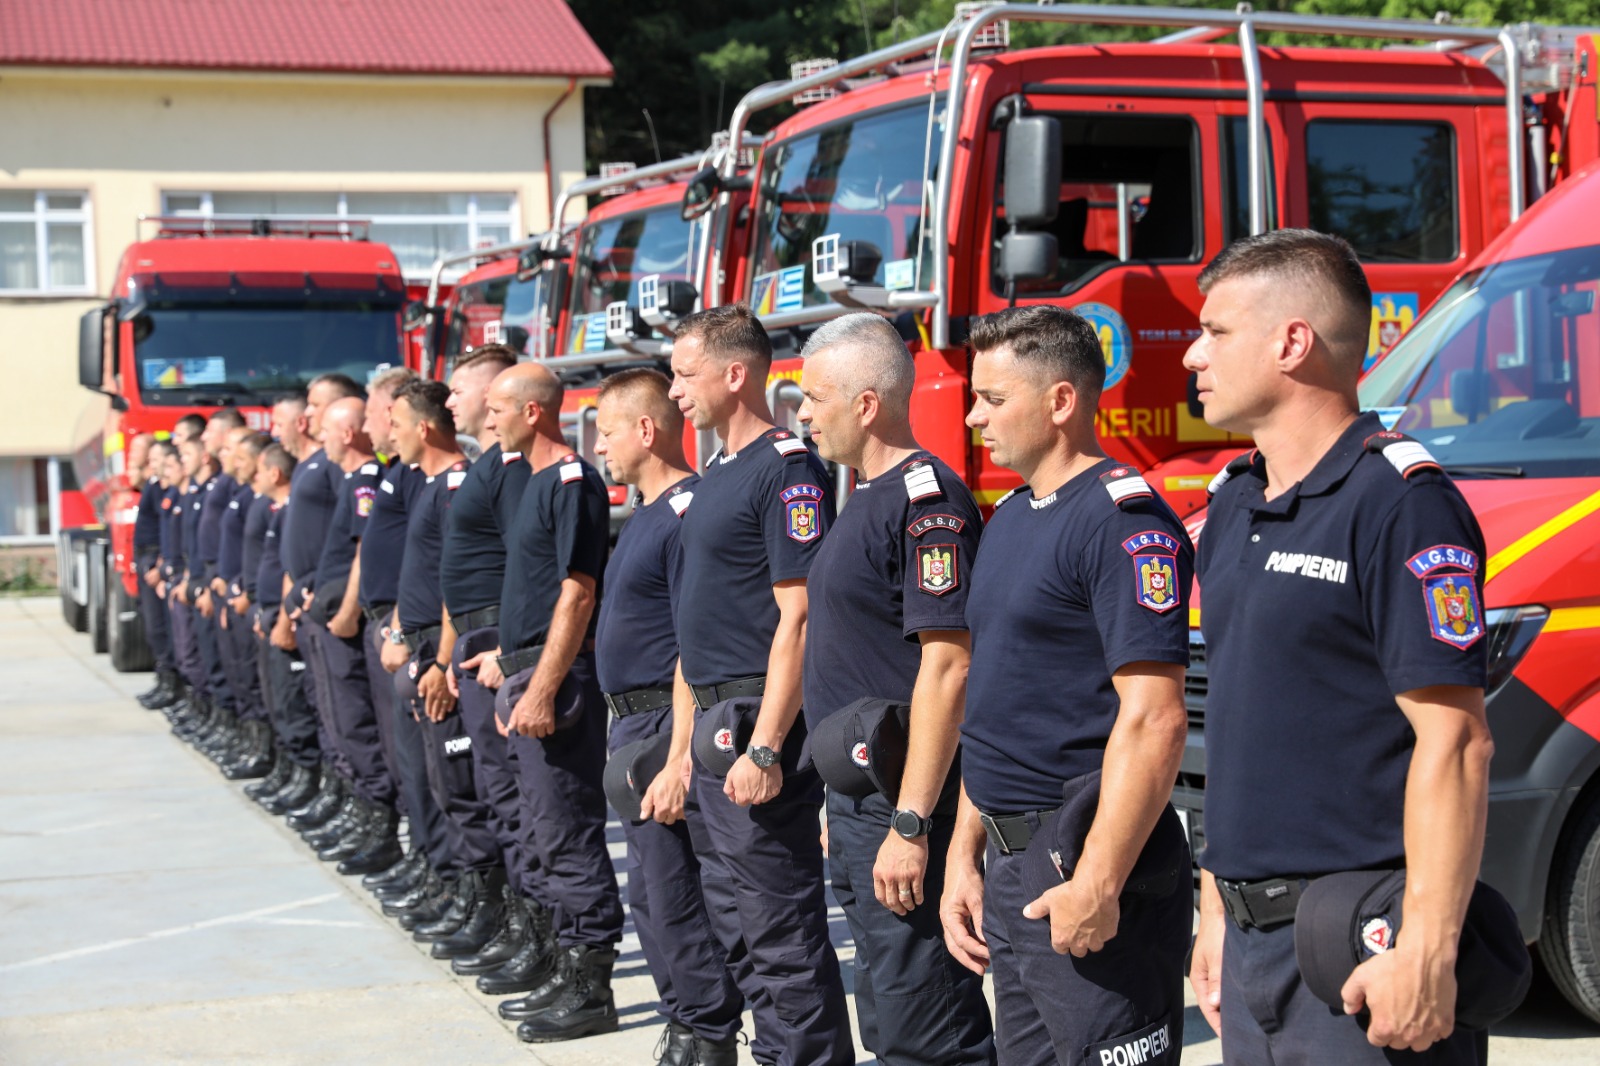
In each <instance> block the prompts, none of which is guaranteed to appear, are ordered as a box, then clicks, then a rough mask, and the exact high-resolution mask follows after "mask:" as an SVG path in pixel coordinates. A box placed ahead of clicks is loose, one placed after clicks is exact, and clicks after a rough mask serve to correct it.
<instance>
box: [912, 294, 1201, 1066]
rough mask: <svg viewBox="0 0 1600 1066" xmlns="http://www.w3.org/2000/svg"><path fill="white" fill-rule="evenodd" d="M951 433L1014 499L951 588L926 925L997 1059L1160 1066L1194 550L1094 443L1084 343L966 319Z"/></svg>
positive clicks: (1055, 329) (1177, 868)
mask: <svg viewBox="0 0 1600 1066" xmlns="http://www.w3.org/2000/svg"><path fill="white" fill-rule="evenodd" d="M971 345H972V350H973V364H972V365H973V374H972V387H973V394H974V400H973V405H972V410H971V413H970V414H969V415H968V417H967V424H968V425H969V426H971V427H973V428H974V429H977V430H978V431H979V432H980V433H981V434H982V439H983V443H984V445H985V446H986V447H988V449H989V451H990V454H991V455H992V456H993V458H994V461H995V462H996V463H997V464H998V465H1000V466H1004V467H1006V468H1008V469H1011V470H1013V471H1015V472H1016V473H1017V474H1019V475H1020V476H1021V477H1022V479H1023V481H1024V484H1023V485H1022V486H1021V488H1019V489H1018V490H1016V491H1014V492H1013V493H1011V494H1010V495H1009V496H1008V497H1006V498H1004V499H1002V500H1001V501H1000V502H999V503H998V504H997V505H996V507H995V512H994V515H993V517H992V518H991V519H990V521H989V525H988V527H987V528H986V529H985V531H984V535H983V541H982V548H981V551H980V552H979V553H978V558H977V560H976V563H975V565H974V566H973V568H972V570H971V572H970V574H969V578H970V581H971V587H970V589H969V590H968V593H967V623H968V625H969V626H970V629H971V633H972V668H971V672H970V674H969V676H968V681H967V707H966V717H965V720H964V721H963V723H962V727H961V733H962V746H961V781H962V793H961V800H960V809H959V812H958V814H957V820H956V827H955V835H954V839H953V841H952V842H951V845H950V858H949V865H948V869H947V872H946V875H945V889H944V897H943V900H942V902H941V904H940V910H941V914H942V917H943V921H944V927H945V935H946V940H947V943H948V945H949V947H950V950H951V952H952V953H953V954H954V955H955V956H956V958H957V959H959V960H961V961H962V962H963V963H964V964H965V965H966V966H967V967H968V968H970V969H971V970H972V971H973V972H974V973H981V972H982V971H983V969H984V967H985V965H986V964H987V965H988V966H989V967H990V968H991V969H992V970H993V972H994V996H995V1042H996V1047H997V1051H998V1053H999V1060H1000V1061H1001V1062H1002V1063H1007V1064H1013V1063H1014V1064H1017V1066H1031V1064H1043V1063H1054V1062H1057V1061H1060V1062H1095V1063H1098V1062H1112V1061H1115V1062H1124V1061H1138V1062H1148V1063H1157V1064H1162V1066H1176V1063H1177V1061H1178V1055H1179V1050H1180V1049H1181V1048H1182V1046H1183V1039H1182V1026H1183V1009H1184V1004H1183V960H1184V953H1185V951H1186V950H1187V948H1188V946H1189V928H1190V923H1191V915H1192V910H1193V903H1192V898H1191V896H1192V893H1191V890H1190V888H1189V885H1190V874H1189V869H1190V865H1189V853H1188V848H1187V846H1186V844H1185V842H1184V836H1183V829H1182V826H1181V823H1180V822H1179V821H1178V817H1177V814H1176V812H1175V811H1174V810H1173V809H1172V807H1171V805H1170V804H1169V803H1168V802H1167V799H1168V797H1169V796H1170V794H1171V792H1172V785H1173V782H1174V780H1175V779H1176V776H1177V770H1178V762H1179V759H1180V758H1181V756H1182V754H1183V745H1184V740H1185V736H1186V733H1187V725H1188V723H1187V718H1186V716H1185V712H1184V706H1183V667H1184V664H1185V663H1187V662H1188V658H1189V642H1188V629H1187V613H1186V610H1185V607H1186V605H1187V589H1188V587H1189V578H1190V565H1191V564H1190V559H1191V552H1190V548H1189V540H1188V537H1187V535H1186V534H1185V533H1184V530H1183V526H1182V524H1181V523H1180V522H1179V521H1178V518H1177V516H1176V515H1174V514H1173V512H1172V510H1171V509H1170V508H1169V507H1168V506H1167V505H1166V504H1165V503H1164V502H1163V501H1161V500H1160V499H1158V498H1157V497H1156V496H1155V495H1154V493H1152V492H1151V490H1150V488H1149V486H1148V485H1147V484H1146V483H1145V481H1144V479H1143V478H1142V477H1140V476H1139V475H1138V474H1137V473H1136V472H1135V471H1133V470H1132V469H1130V468H1129V467H1127V466H1124V465H1120V464H1118V463H1116V462H1113V461H1112V460H1110V459H1107V458H1106V457H1105V455H1104V453H1102V452H1101V451H1100V449H1099V447H1098V446H1097V444H1096V441H1095V411H1096V405H1097V402H1098V399H1099V395H1100V391H1101V388H1102V385H1103V383H1104V380H1105V360H1104V358H1103V355H1102V352H1101V348H1100V344H1099V342H1098V340H1097V339H1096V336H1095V332H1094V329H1093V327H1092V326H1090V325H1089V324H1088V323H1087V322H1086V321H1084V320H1083V319H1082V318H1081V317H1079V316H1078V315H1076V314H1074V313H1073V312H1070V311H1067V310H1065V309H1063V308H1059V307H1053V306H1049V305H1034V306H1029V307H1019V308H1013V309H1009V310H1005V311H1000V312H996V313H995V314H992V315H986V316H983V317H981V318H978V319H975V320H974V321H973V323H972V331H971Z"/></svg>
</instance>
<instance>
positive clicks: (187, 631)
mask: <svg viewBox="0 0 1600 1066" xmlns="http://www.w3.org/2000/svg"><path fill="white" fill-rule="evenodd" d="M178 455H179V457H180V458H181V459H182V461H183V474H184V492H183V500H182V503H181V505H180V507H179V513H178V531H179V542H180V544H181V547H180V548H179V554H180V558H181V565H179V566H178V567H176V573H175V574H174V578H173V582H174V585H175V591H174V593H173V595H174V598H175V599H176V600H177V601H178V604H179V607H180V610H179V611H178V612H177V613H176V614H175V616H174V624H176V625H177V626H178V627H179V631H180V632H181V633H183V634H184V643H185V644H186V645H187V648H188V655H189V663H190V665H189V668H188V671H189V681H190V684H191V685H193V686H194V687H195V689H196V691H197V692H198V693H199V696H200V708H199V712H198V713H197V714H195V715H188V716H185V719H184V721H183V723H182V724H180V725H179V726H178V727H177V729H176V730H175V732H176V734H177V735H178V736H179V737H181V738H183V739H184V740H185V741H188V742H190V743H204V742H206V741H209V740H213V739H215V737H216V736H217V734H218V733H219V731H220V730H221V729H222V728H223V724H224V714H225V713H226V708H227V706H228V703H229V696H228V693H227V692H226V691H224V690H223V687H222V684H221V679H220V678H219V677H218V676H217V671H216V670H215V667H216V663H215V659H214V656H215V650H216V649H215V645H214V643H212V642H211V641H210V639H209V634H208V633H207V631H206V630H207V625H206V618H205V616H204V615H203V614H202V613H201V603H200V592H201V590H202V589H204V587H205V585H204V582H203V581H202V580H201V579H202V576H203V575H204V573H205V569H204V568H205V564H204V562H202V560H201V557H200V518H201V515H202V513H203V510H204V506H205V499H206V491H205V490H206V486H207V485H214V484H215V482H216V478H217V464H216V460H214V459H213V458H212V457H211V453H210V452H208V451H207V450H206V447H205V445H204V443H202V441H201V438H200V437H199V436H198V435H196V436H194V437H191V438H189V439H188V440H185V441H184V442H182V443H181V444H179V445H178Z"/></svg>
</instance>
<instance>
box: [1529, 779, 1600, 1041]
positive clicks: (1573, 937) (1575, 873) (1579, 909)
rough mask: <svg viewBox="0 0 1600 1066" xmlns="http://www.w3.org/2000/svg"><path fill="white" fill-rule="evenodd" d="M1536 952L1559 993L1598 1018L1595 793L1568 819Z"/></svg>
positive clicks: (1599, 879)
mask: <svg viewBox="0 0 1600 1066" xmlns="http://www.w3.org/2000/svg"><path fill="white" fill-rule="evenodd" d="M1539 955H1540V957H1541V958H1542V959H1544V964H1545V969H1546V970H1548V971H1549V973H1550V977H1551V980H1553V981H1554V982H1555V985H1556V987H1557V988H1558V989H1560V990H1561V994H1562V995H1563V996H1565V997H1566V998H1567V1001H1568V1002H1570V1003H1571V1004H1572V1005H1573V1006H1574V1007H1576V1008H1578V1011H1579V1013H1581V1014H1582V1015H1583V1016H1584V1017H1586V1018H1588V1019H1589V1020H1590V1021H1593V1022H1600V796H1592V797H1590V799H1589V801H1588V803H1587V804H1586V805H1585V806H1584V808H1583V809H1582V811H1581V812H1580V813H1579V814H1578V816H1577V817H1576V818H1575V819H1574V820H1573V824H1572V826H1571V828H1570V830H1569V832H1568V834H1567V835H1566V839H1565V840H1564V841H1563V843H1562V845H1561V847H1560V848H1559V849H1557V851H1556V861H1555V866H1554V868H1553V869H1552V870H1551V877H1550V898H1549V901H1548V903H1547V905H1546V906H1545V911H1544V927H1543V928H1542V929H1541V930H1540V935H1539Z"/></svg>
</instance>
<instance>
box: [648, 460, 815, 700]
mask: <svg viewBox="0 0 1600 1066" xmlns="http://www.w3.org/2000/svg"><path fill="white" fill-rule="evenodd" d="M694 498H695V503H694V507H692V508H690V510H689V513H688V514H687V515H685V516H684V521H683V530H682V537H683V584H682V586H681V593H680V595H679V596H678V599H677V603H676V605H675V610H674V613H675V615H676V621H677V625H678V648H679V651H680V653H681V655H682V657H683V677H684V680H685V681H687V682H688V683H689V684H691V685H717V684H721V683H722V682H724V681H733V680H736V679H738V678H741V677H755V676H758V675H764V674H766V672H767V659H768V658H769V656H770V655H771V653H772V637H773V634H774V633H776V632H777V629H778V601H777V600H776V599H775V598H774V596H773V593H772V586H773V585H776V584H777V583H778V582H780V581H791V580H794V579H797V578H800V579H803V578H805V577H806V576H807V574H809V573H810V571H811V561H812V560H813V559H814V558H815V557H816V554H817V548H818V547H819V546H820V545H821V543H822V538H823V535H824V534H826V533H827V531H828V527H829V526H830V525H832V524H833V507H834V503H833V488H832V486H831V485H830V484H829V479H828V472H827V469H826V468H825V467H824V466H823V465H822V460H820V459H818V458H817V457H816V454H815V453H813V452H812V451H811V449H810V448H809V447H808V446H807V445H806V443H805V442H804V441H802V440H800V438H798V437H796V436H795V435H794V434H793V433H790V432H789V431H788V430H785V429H770V430H768V431H767V432H765V433H763V434H762V435H761V436H759V437H757V438H756V439H755V440H753V441H751V442H750V443H749V444H747V445H746V446H745V447H744V448H742V449H741V450H739V451H738V452H736V453H735V454H733V455H721V454H719V455H717V456H716V457H715V458H714V459H712V460H711V462H710V463H708V464H707V465H706V469H705V470H704V471H702V472H701V475H700V484H699V485H698V486H697V487H696V488H695V497H694Z"/></svg>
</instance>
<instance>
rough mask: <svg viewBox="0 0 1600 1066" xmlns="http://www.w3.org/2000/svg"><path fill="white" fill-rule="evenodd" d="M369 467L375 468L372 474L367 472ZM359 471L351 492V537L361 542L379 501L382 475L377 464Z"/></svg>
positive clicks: (371, 464) (370, 464)
mask: <svg viewBox="0 0 1600 1066" xmlns="http://www.w3.org/2000/svg"><path fill="white" fill-rule="evenodd" d="M367 466H371V467H372V468H373V471H374V472H372V473H368V472H367ZM367 466H363V467H362V468H361V470H359V471H357V473H356V475H355V477H354V478H352V480H353V481H354V482H355V484H354V486H352V488H351V490H350V496H351V501H350V503H351V506H350V536H351V537H352V538H353V539H355V540H360V539H361V536H362V534H363V533H365V532H366V529H367V518H368V516H369V515H371V514H372V506H373V504H375V503H376V502H377V500H378V482H379V481H381V480H382V475H381V474H379V473H377V472H376V471H377V469H378V467H377V464H375V463H369V464H367Z"/></svg>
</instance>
